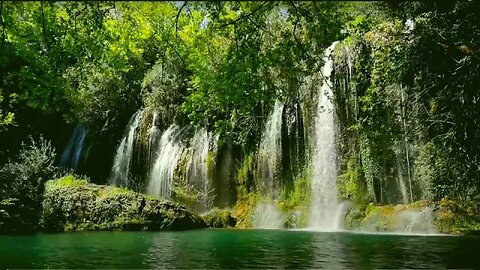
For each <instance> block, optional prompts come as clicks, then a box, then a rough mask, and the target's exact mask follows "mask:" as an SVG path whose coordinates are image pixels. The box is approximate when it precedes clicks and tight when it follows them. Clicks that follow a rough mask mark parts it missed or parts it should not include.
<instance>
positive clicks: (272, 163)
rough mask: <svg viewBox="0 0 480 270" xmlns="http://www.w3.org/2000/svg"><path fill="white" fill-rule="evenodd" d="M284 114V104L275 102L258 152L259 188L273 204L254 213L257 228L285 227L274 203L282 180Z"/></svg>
mask: <svg viewBox="0 0 480 270" xmlns="http://www.w3.org/2000/svg"><path fill="white" fill-rule="evenodd" d="M282 112H283V103H282V102H280V101H278V100H277V101H275V106H274V107H273V111H272V112H271V113H270V115H269V117H268V120H267V122H266V124H265V130H264V132H263V134H262V139H261V141H260V148H259V151H258V164H257V166H258V170H259V172H260V177H261V178H260V179H259V180H260V181H259V187H260V190H261V192H262V193H263V194H264V195H266V196H267V198H268V200H271V201H273V202H269V203H262V204H259V205H258V206H257V207H256V209H255V213H254V217H253V219H254V226H255V227H256V228H265V229H276V228H281V227H283V218H282V215H281V214H280V212H279V211H278V209H277V206H276V204H275V203H274V201H275V200H276V199H278V196H279V191H280V184H281V182H280V179H279V175H278V172H279V170H280V168H279V165H280V164H279V161H280V158H281V154H282V142H281V141H282Z"/></svg>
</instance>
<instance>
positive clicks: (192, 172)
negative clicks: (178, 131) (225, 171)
mask: <svg viewBox="0 0 480 270" xmlns="http://www.w3.org/2000/svg"><path fill="white" fill-rule="evenodd" d="M211 141H212V135H211V133H209V132H208V131H207V129H206V128H201V129H199V130H198V131H197V132H195V135H194V136H193V138H192V141H191V149H190V151H191V152H190V155H189V159H188V161H187V179H188V181H189V183H190V184H192V185H194V186H195V188H197V189H198V190H199V191H200V192H201V202H200V203H201V204H202V208H203V210H208V208H209V207H210V206H211V204H212V203H213V200H212V199H213V198H211V195H212V194H210V193H211V183H210V178H209V175H208V153H209V149H210V142H211ZM213 143H215V141H213Z"/></svg>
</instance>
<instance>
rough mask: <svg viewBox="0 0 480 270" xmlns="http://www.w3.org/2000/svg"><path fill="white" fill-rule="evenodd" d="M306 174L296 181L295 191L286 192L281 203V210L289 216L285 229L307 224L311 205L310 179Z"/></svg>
mask: <svg viewBox="0 0 480 270" xmlns="http://www.w3.org/2000/svg"><path fill="white" fill-rule="evenodd" d="M307 174H308V173H304V174H303V175H302V176H300V177H298V178H296V179H295V181H294V186H293V190H292V191H291V192H290V193H287V194H286V192H284V193H283V195H282V198H283V199H282V200H281V201H280V202H279V206H280V209H281V210H282V211H283V212H285V213H286V214H287V221H286V223H285V227H287V228H298V227H304V226H305V225H306V223H307V213H308V207H309V204H310V190H311V189H310V177H308V176H307Z"/></svg>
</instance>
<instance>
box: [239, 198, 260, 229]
mask: <svg viewBox="0 0 480 270" xmlns="http://www.w3.org/2000/svg"><path fill="white" fill-rule="evenodd" d="M257 202H258V195H257V194H256V193H248V194H246V195H243V196H241V197H240V198H239V200H238V201H237V203H236V205H235V208H234V212H235V218H236V219H237V225H236V227H237V228H240V229H247V228H252V227H253V214H254V212H255V206H256V205H257Z"/></svg>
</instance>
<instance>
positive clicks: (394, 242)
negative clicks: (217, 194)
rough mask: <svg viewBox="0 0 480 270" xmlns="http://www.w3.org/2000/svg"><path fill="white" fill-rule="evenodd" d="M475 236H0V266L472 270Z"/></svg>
mask: <svg viewBox="0 0 480 270" xmlns="http://www.w3.org/2000/svg"><path fill="white" fill-rule="evenodd" d="M475 266H476V267H477V268H478V266H480V238H478V237H463V236H462V237H459V236H404V235H374V234H353V233H319V232H308V231H286V230H213V229H212V230H197V231H187V232H85V233H62V234H36V235H30V236H0V268H208V269H211V268H328V269H332V268H348V269H365V268H430V269H432V268H435V269H438V268H447V267H448V268H474V267H475Z"/></svg>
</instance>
